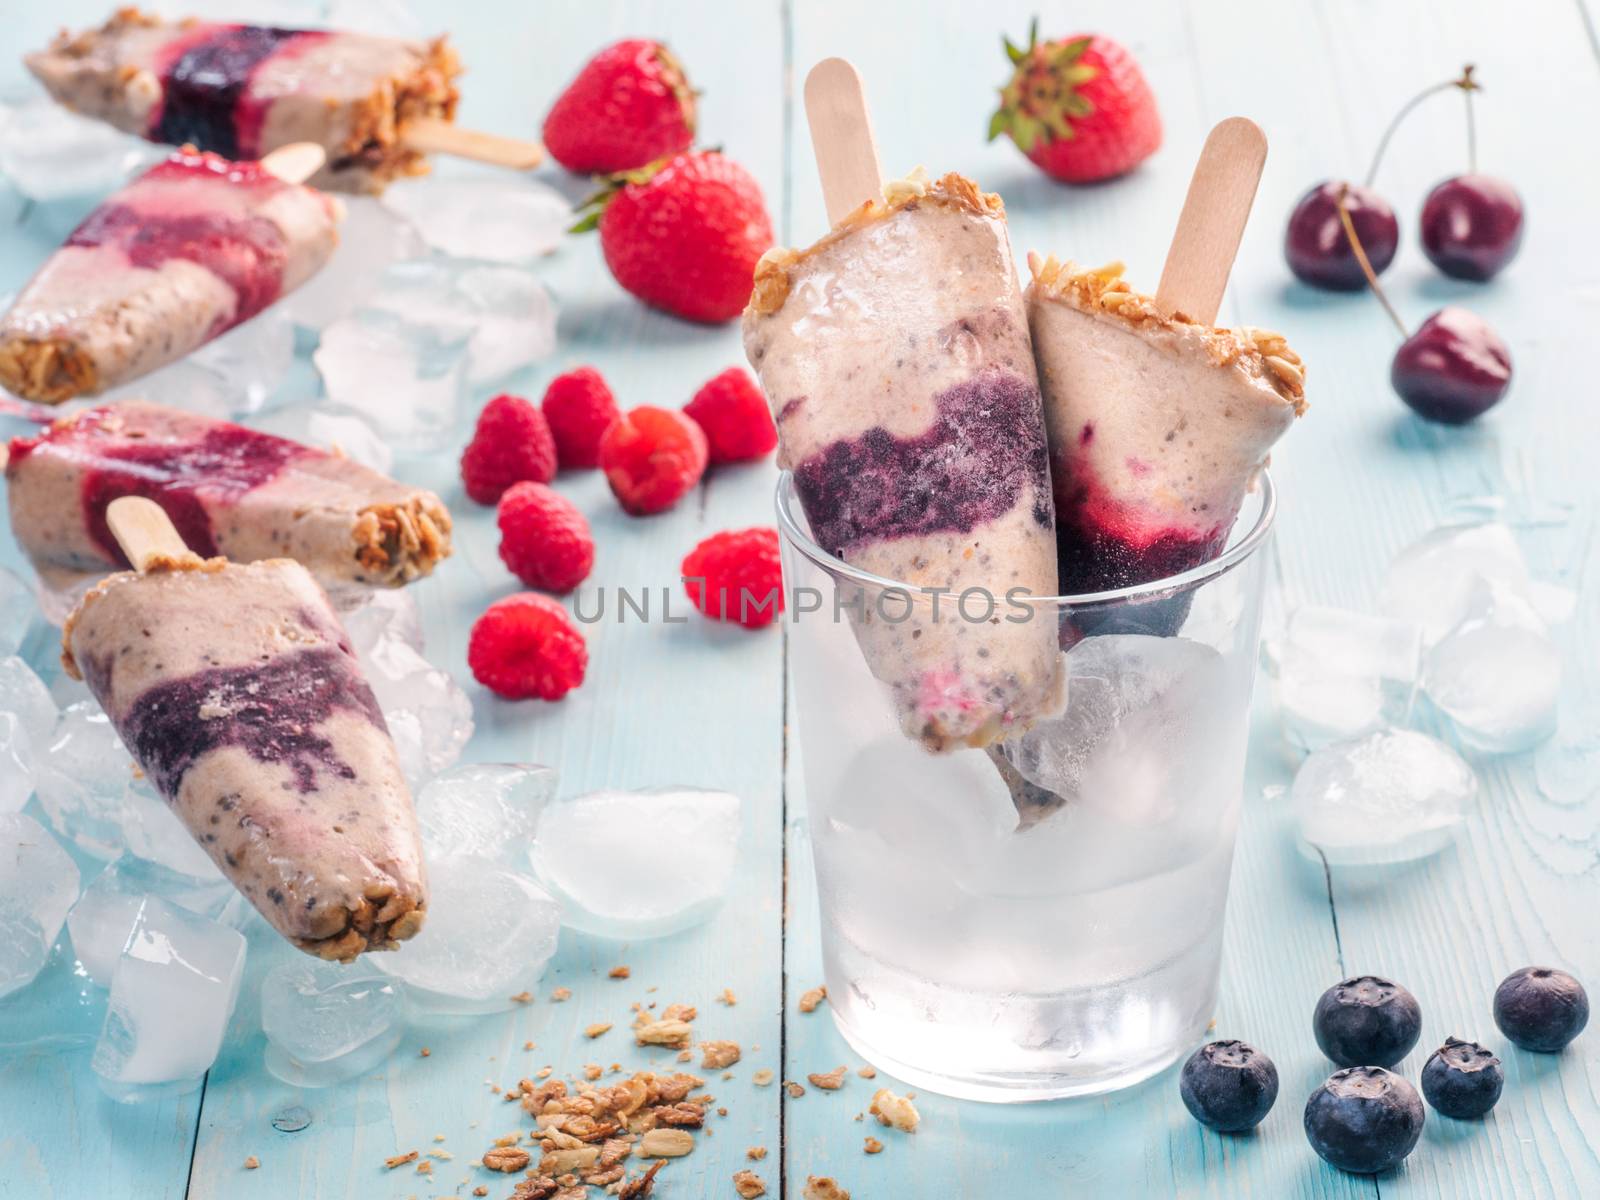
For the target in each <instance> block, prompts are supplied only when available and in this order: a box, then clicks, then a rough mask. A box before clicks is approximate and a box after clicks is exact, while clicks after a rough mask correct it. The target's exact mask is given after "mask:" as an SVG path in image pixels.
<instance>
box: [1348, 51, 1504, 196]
mask: <svg viewBox="0 0 1600 1200" xmlns="http://www.w3.org/2000/svg"><path fill="white" fill-rule="evenodd" d="M1476 69H1477V68H1476V67H1474V66H1473V65H1472V64H1471V63H1468V64H1467V65H1466V66H1464V67H1462V68H1461V75H1460V77H1459V78H1456V79H1451V80H1447V81H1446V82H1444V83H1436V84H1434V85H1433V86H1432V87H1431V88H1426V89H1424V90H1423V91H1421V92H1418V93H1417V94H1416V95H1415V96H1413V97H1411V99H1410V100H1408V101H1406V104H1405V106H1404V107H1403V108H1401V110H1400V111H1399V112H1397V113H1395V115H1394V120H1392V121H1390V122H1389V128H1387V129H1385V130H1384V131H1383V137H1381V138H1379V139H1378V150H1377V153H1376V154H1374V155H1373V156H1372V167H1371V168H1370V169H1369V170H1368V171H1367V179H1366V183H1365V185H1364V186H1366V187H1371V186H1372V181H1373V180H1375V179H1376V178H1377V177H1378V166H1379V164H1380V163H1382V162H1383V154H1384V151H1385V150H1387V149H1388V148H1389V139H1390V138H1392V137H1394V134H1395V130H1397V129H1399V128H1400V123H1401V122H1402V121H1404V120H1405V119H1406V117H1408V116H1410V115H1411V110H1412V109H1414V108H1416V107H1417V105H1419V104H1421V103H1422V102H1423V101H1424V100H1426V99H1427V98H1428V97H1429V96H1437V95H1438V94H1439V93H1440V92H1448V91H1449V90H1450V89H1451V88H1460V89H1461V91H1462V93H1463V94H1464V95H1465V96H1466V98H1467V166H1468V169H1469V170H1472V171H1476V170H1477V169H1478V131H1477V126H1476V124H1475V123H1474V121H1473V117H1472V93H1473V92H1480V91H1482V90H1483V85H1482V84H1481V83H1479V82H1478V81H1477V80H1476V79H1474V78H1473V77H1472V73H1473V71H1475V70H1476Z"/></svg>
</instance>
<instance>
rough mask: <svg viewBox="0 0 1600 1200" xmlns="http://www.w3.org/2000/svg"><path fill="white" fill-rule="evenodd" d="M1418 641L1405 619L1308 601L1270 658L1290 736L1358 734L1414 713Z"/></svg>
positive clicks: (1316, 740) (1329, 738)
mask: <svg viewBox="0 0 1600 1200" xmlns="http://www.w3.org/2000/svg"><path fill="white" fill-rule="evenodd" d="M1421 655H1422V640H1421V634H1420V631H1419V630H1418V628H1417V627H1416V626H1415V625H1414V624H1412V623H1411V622H1409V621H1401V620H1395V619H1393V618H1390V617H1380V616H1370V615H1368V614H1366V613H1358V612H1349V611H1346V610H1344V609H1337V608H1324V607H1321V606H1318V605H1307V606H1305V607H1302V608H1297V609H1295V610H1294V612H1293V613H1291V614H1290V616H1289V619H1288V622H1287V623H1286V626H1285V629H1284V633H1283V636H1282V638H1281V639H1280V641H1279V642H1278V643H1277V644H1276V645H1275V646H1272V647H1270V648H1269V650H1268V651H1267V657H1268V661H1269V672H1270V674H1271V676H1272V680H1273V687H1274V693H1275V695H1276V697H1277V701H1278V710H1279V714H1280V715H1281V717H1282V719H1283V724H1284V731H1285V733H1286V734H1287V736H1288V738H1289V740H1290V741H1291V742H1293V743H1294V744H1295V745H1297V746H1299V747H1300V748H1301V749H1303V750H1315V749H1317V748H1318V747H1320V746H1325V745H1327V744H1328V743H1329V742H1335V741H1340V740H1342V739H1345V738H1351V737H1357V736H1359V735H1361V734H1363V733H1369V732H1371V731H1372V730H1374V729H1379V728H1382V727H1383V726H1385V725H1398V724H1403V723H1404V722H1405V721H1406V720H1407V718H1408V717H1409V716H1410V714H1411V707H1412V704H1413V702H1414V700H1415V698H1416V690H1417V677H1418V675H1419V673H1420V667H1421Z"/></svg>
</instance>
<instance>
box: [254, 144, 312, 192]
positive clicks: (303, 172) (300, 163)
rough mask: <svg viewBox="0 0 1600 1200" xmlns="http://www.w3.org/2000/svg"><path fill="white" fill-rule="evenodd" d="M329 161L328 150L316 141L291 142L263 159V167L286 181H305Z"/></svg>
mask: <svg viewBox="0 0 1600 1200" xmlns="http://www.w3.org/2000/svg"><path fill="white" fill-rule="evenodd" d="M327 161H328V152H327V151H326V150H324V149H323V148H322V147H321V146H319V145H317V143H315V142H290V143H289V144H288V145H287V146H279V147H278V148H277V149H276V150H274V151H273V152H272V153H271V154H268V155H265V156H264V157H263V158H262V159H261V167H262V169H263V170H265V171H266V172H267V173H268V174H271V175H276V176H277V177H278V178H279V179H281V180H283V181H284V182H285V183H304V182H305V181H306V180H308V179H310V178H311V177H312V176H313V175H315V174H316V173H317V172H318V171H320V170H322V164H323V163H325V162H327Z"/></svg>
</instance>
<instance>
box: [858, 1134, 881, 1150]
mask: <svg viewBox="0 0 1600 1200" xmlns="http://www.w3.org/2000/svg"><path fill="white" fill-rule="evenodd" d="M862 1148H863V1149H864V1150H866V1152H867V1153H868V1154H882V1153H883V1143H882V1142H880V1141H879V1140H878V1139H877V1138H875V1137H869V1138H868V1139H867V1144H866V1145H865V1146H864V1147H862Z"/></svg>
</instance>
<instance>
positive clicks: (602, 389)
mask: <svg viewBox="0 0 1600 1200" xmlns="http://www.w3.org/2000/svg"><path fill="white" fill-rule="evenodd" d="M539 407H540V408H541V409H542V410H543V412H544V419H545V420H546V421H548V422H549V423H550V432H551V434H553V435H554V437H555V439H556V458H557V459H558V460H559V461H560V463H561V465H562V466H563V467H568V468H570V467H598V466H599V465H600V435H601V434H603V433H604V432H605V431H606V427H607V426H608V425H610V424H611V422H613V421H615V420H616V419H617V418H618V417H619V416H621V415H622V414H621V412H619V411H618V409H617V399H616V397H615V396H613V395H612V394H611V389H610V388H609V387H607V386H606V381H605V380H604V379H602V378H601V377H600V372H599V371H596V370H595V369H594V368H593V367H579V368H578V369H577V370H576V371H568V372H567V373H566V374H565V375H557V376H556V377H555V378H554V379H552V380H551V381H550V386H549V387H547V388H546V389H545V391H544V401H543V403H542V404H540V406H539Z"/></svg>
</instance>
